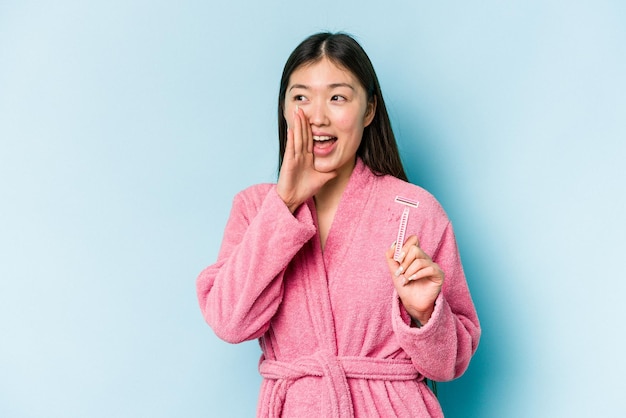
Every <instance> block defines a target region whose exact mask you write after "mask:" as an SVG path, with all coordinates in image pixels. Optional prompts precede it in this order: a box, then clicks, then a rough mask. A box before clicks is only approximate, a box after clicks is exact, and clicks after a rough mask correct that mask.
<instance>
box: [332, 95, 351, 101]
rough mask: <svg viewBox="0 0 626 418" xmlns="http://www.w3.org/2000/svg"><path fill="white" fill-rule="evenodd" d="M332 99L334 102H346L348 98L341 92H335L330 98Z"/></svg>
mask: <svg viewBox="0 0 626 418" xmlns="http://www.w3.org/2000/svg"><path fill="white" fill-rule="evenodd" d="M330 100H331V101H333V102H345V101H346V100H347V99H346V98H345V97H344V96H342V95H340V94H335V95H334V96H333V97H331V98H330Z"/></svg>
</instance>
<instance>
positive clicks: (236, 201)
mask: <svg viewBox="0 0 626 418" xmlns="http://www.w3.org/2000/svg"><path fill="white" fill-rule="evenodd" d="M275 187H276V185H275V184H272V183H260V184H255V185H253V186H249V187H247V188H245V189H243V190H241V191H240V192H239V193H237V194H236V195H235V197H234V198H233V208H235V209H239V210H243V211H244V212H248V213H249V212H256V211H257V210H258V208H259V207H260V206H261V205H262V204H263V201H265V199H266V197H267V195H268V194H269V193H270V191H272V190H273V189H275Z"/></svg>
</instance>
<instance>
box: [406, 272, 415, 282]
mask: <svg viewBox="0 0 626 418" xmlns="http://www.w3.org/2000/svg"><path fill="white" fill-rule="evenodd" d="M415 279H417V274H414V275H412V276H411V277H409V278H408V279H406V281H407V282H412V281H413V280H415Z"/></svg>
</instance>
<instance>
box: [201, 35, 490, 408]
mask: <svg viewBox="0 0 626 418" xmlns="http://www.w3.org/2000/svg"><path fill="white" fill-rule="evenodd" d="M278 103H279V104H278V126H279V137H280V154H279V161H280V174H279V178H278V182H277V184H261V185H256V186H253V187H250V188H248V189H246V190H244V191H242V192H241V193H239V194H238V195H237V196H236V197H235V199H234V203H233V208H232V212H231V215H230V218H229V220H228V223H227V226H226V230H225V233H224V239H223V242H222V247H221V250H220V253H219V256H218V260H217V262H216V263H215V264H213V265H211V266H209V267H208V268H206V269H205V270H204V271H203V272H202V273H201V274H200V276H199V277H198V280H197V291H198V298H199V302H200V307H201V309H202V312H203V314H204V317H205V319H206V320H207V322H208V323H209V325H210V326H211V327H212V328H213V330H214V331H215V333H216V334H217V335H218V336H219V337H220V338H222V339H224V340H225V341H228V342H231V343H238V342H241V341H245V340H250V339H254V338H258V339H259V342H260V345H261V349H262V351H263V355H262V357H261V361H260V364H259V370H260V372H261V374H262V376H263V377H264V380H263V383H262V386H261V393H260V397H259V405H258V410H257V411H258V415H259V416H263V417H265V416H272V417H278V416H287V417H308V416H320V417H332V416H337V417H339V416H341V417H347V416H384V417H389V416H400V417H429V416H432V417H438V416H442V415H443V414H442V411H441V407H440V406H439V403H438V401H437V399H436V397H435V396H434V395H433V393H432V392H431V391H430V389H429V388H428V386H427V385H426V384H425V382H424V379H425V378H428V379H432V380H435V381H443V380H450V379H454V378H456V377H458V376H460V375H461V374H462V373H463V372H464V371H465V369H466V368H467V366H468V363H469V361H470V358H471V356H472V355H473V353H474V352H475V350H476V347H477V345H478V340H479V337H480V327H479V323H478V318H477V315H476V311H475V309H474V305H473V302H472V300H471V297H470V294H469V290H468V288H467V284H466V281H465V277H464V274H463V269H462V266H461V262H460V258H459V255H458V252H457V247H456V242H455V238H454V234H453V231H452V227H451V225H450V222H449V220H448V219H447V217H446V215H445V213H444V211H443V209H442V208H441V206H440V205H439V204H438V202H437V201H436V200H435V199H434V197H432V196H431V195H430V194H429V193H428V192H426V191H425V190H424V189H422V188H420V187H418V186H415V185H412V184H409V183H407V182H406V175H405V173H404V169H403V167H402V163H401V161H400V157H399V155H398V149H397V146H396V142H395V139H394V135H393V132H392V130H391V125H390V122H389V117H388V115H387V111H386V108H385V103H384V101H383V97H382V94H381V90H380V86H379V84H378V80H377V78H376V74H375V72H374V69H373V67H372V64H371V62H370V60H369V58H368V57H367V55H366V54H365V52H364V51H363V49H362V48H361V47H360V45H359V44H358V43H357V42H356V41H355V40H354V39H353V38H351V37H350V36H348V35H345V34H330V33H319V34H315V35H313V36H311V37H309V38H307V39H306V40H304V41H303V42H302V43H301V44H300V45H299V46H298V47H297V48H296V49H295V50H294V51H293V53H292V54H291V56H290V57H289V59H288V60H287V63H286V65H285V68H284V71H283V76H282V79H281V84H280V92H279V99H278ZM396 196H402V197H403V198H405V199H407V200H409V201H414V202H415V203H417V204H418V206H417V208H415V207H412V208H410V211H409V217H408V220H407V224H406V225H407V227H406V230H407V231H408V233H409V234H411V235H410V236H409V237H408V238H407V239H406V241H405V242H399V243H394V244H393V245H391V247H390V244H391V243H392V242H393V240H394V239H395V238H396V236H397V232H398V225H399V223H400V221H401V216H402V214H403V210H404V208H405V207H406V206H404V205H402V204H400V203H398V202H396V199H395V198H396ZM396 246H400V247H401V250H398V251H396ZM398 255H399V257H396V258H397V259H398V260H399V261H396V259H394V256H398ZM444 273H445V280H444Z"/></svg>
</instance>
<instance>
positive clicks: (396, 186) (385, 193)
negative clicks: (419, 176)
mask: <svg viewBox="0 0 626 418" xmlns="http://www.w3.org/2000/svg"><path fill="white" fill-rule="evenodd" d="M376 183H378V187H377V193H376V194H377V195H378V196H379V197H382V198H383V199H386V200H387V201H389V202H391V203H394V204H397V203H395V199H396V197H402V198H405V199H409V200H412V201H416V202H418V205H419V210H420V212H426V213H428V214H429V215H430V216H432V217H436V218H441V219H443V220H446V221H447V215H446V213H445V210H444V209H443V207H442V206H441V204H440V203H439V201H438V200H437V199H436V198H435V196H433V195H432V194H431V193H430V192H429V191H428V190H426V189H424V188H423V187H420V186H418V185H415V184H413V183H409V182H406V181H404V180H400V179H399V178H396V177H393V176H388V175H386V176H380V177H377V179H376Z"/></svg>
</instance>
